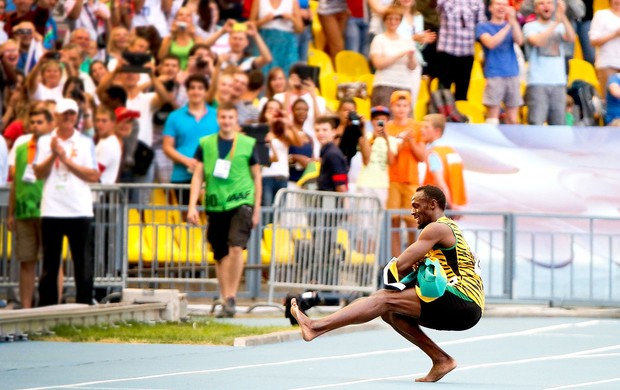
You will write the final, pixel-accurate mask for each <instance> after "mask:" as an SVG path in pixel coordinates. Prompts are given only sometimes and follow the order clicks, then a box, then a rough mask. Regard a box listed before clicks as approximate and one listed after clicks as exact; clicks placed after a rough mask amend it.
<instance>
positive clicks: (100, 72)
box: [90, 62, 108, 84]
mask: <svg viewBox="0 0 620 390" xmlns="http://www.w3.org/2000/svg"><path fill="white" fill-rule="evenodd" d="M90 73H91V77H92V78H93V81H94V82H95V83H96V84H98V83H99V81H101V79H102V78H103V76H105V75H106V74H107V73H108V68H106V67H105V65H104V64H103V63H101V62H95V63H93V65H92V66H91V72H90Z"/></svg>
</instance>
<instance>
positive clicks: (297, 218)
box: [263, 190, 383, 305]
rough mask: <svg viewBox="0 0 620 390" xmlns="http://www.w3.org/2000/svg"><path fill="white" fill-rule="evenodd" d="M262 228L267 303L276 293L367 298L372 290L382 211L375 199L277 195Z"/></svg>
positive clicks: (304, 193)
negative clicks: (291, 291)
mask: <svg viewBox="0 0 620 390" xmlns="http://www.w3.org/2000/svg"><path fill="white" fill-rule="evenodd" d="M274 211H275V212H274V217H273V223H271V224H269V225H266V226H264V227H263V237H264V240H263V242H264V244H265V247H264V248H263V249H264V250H263V255H265V256H267V255H268V256H270V257H269V261H270V270H269V280H268V287H269V293H268V301H267V304H269V305H273V304H275V302H274V298H275V290H276V289H280V290H282V289H295V290H299V289H309V290H320V291H330V292H335V291H338V292H352V293H360V294H364V293H371V292H373V291H375V290H376V289H377V278H376V275H377V272H378V266H379V262H378V261H377V258H378V253H379V238H380V231H381V219H382V216H383V211H382V209H381V204H380V202H379V200H378V199H377V198H375V197H368V196H362V195H351V194H342V193H336V192H320V191H301V190H281V191H279V192H278V194H277V195H276V198H275V201H274Z"/></svg>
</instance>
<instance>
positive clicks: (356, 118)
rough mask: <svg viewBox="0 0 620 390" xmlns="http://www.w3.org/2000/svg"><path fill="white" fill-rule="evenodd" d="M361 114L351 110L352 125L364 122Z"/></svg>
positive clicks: (350, 120)
mask: <svg viewBox="0 0 620 390" xmlns="http://www.w3.org/2000/svg"><path fill="white" fill-rule="evenodd" d="M360 119H361V118H360V116H359V114H358V113H357V112H355V111H351V112H349V122H351V125H353V126H359V125H361V124H362V122H361V120H360Z"/></svg>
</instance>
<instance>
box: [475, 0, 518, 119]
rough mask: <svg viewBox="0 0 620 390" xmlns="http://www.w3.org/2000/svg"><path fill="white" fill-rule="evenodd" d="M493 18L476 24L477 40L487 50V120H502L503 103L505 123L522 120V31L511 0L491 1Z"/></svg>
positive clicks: (485, 73)
mask: <svg viewBox="0 0 620 390" xmlns="http://www.w3.org/2000/svg"><path fill="white" fill-rule="evenodd" d="M489 12H490V13H491V20H490V21H488V22H483V23H480V24H478V25H477V26H476V39H478V40H479V41H480V43H481V44H482V48H483V50H484V77H485V78H486V79H487V83H486V87H485V89H484V97H483V103H484V105H485V106H486V108H487V115H486V118H487V123H492V124H497V123H499V111H500V105H501V104H502V102H503V103H504V105H505V106H506V123H509V124H517V123H519V115H518V114H519V107H520V106H521V105H522V104H523V99H522V98H521V82H520V80H519V63H518V62H517V55H516V53H515V49H514V44H515V43H516V44H517V45H519V46H521V44H522V43H523V33H522V32H521V26H519V22H518V21H517V18H516V16H515V10H514V8H512V7H511V6H509V5H508V0H491V4H490V5H489Z"/></svg>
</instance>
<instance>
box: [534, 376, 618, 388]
mask: <svg viewBox="0 0 620 390" xmlns="http://www.w3.org/2000/svg"><path fill="white" fill-rule="evenodd" d="M612 382H620V378H611V379H603V380H600V381H596V382H584V383H577V384H574V385H568V386H558V387H549V388H547V389H546V390H558V389H574V388H576V387H585V386H596V385H601V384H603V383H612Z"/></svg>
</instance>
